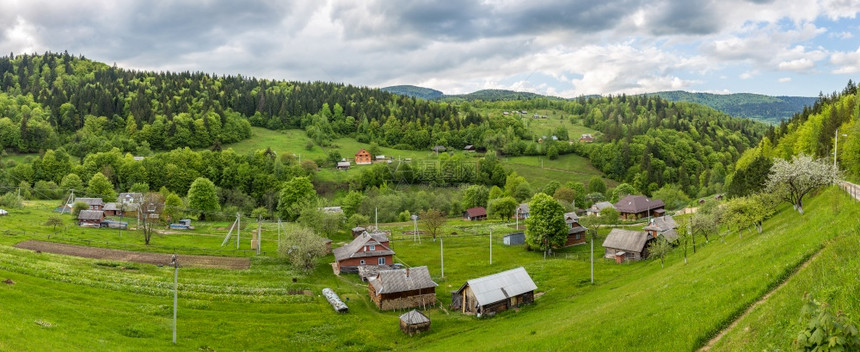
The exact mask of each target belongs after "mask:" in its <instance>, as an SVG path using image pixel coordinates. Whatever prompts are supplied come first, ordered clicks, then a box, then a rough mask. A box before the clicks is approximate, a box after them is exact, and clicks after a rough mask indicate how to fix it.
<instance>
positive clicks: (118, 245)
mask: <svg viewBox="0 0 860 352" xmlns="http://www.w3.org/2000/svg"><path fill="white" fill-rule="evenodd" d="M2 233H3V235H5V236H21V237H25V238H27V239H37V240H38V239H44V240H45V241H48V242H58V243H67V244H77V245H81V246H87V247H97V248H106V249H120V250H127V251H133V252H152V253H179V254H187V255H207V256H222V257H253V256H256V255H257V250H255V249H208V248H197V247H178V246H158V245H151V244H150V245H146V244H137V243H122V242H111V241H103V240H93V239H87V238H77V237H71V236H64V235H58V234H43V233H37V232H27V231H23V230H22V231H15V230H3V232H2ZM260 255H261V256H265V255H266V252H265V251H262V252H260Z"/></svg>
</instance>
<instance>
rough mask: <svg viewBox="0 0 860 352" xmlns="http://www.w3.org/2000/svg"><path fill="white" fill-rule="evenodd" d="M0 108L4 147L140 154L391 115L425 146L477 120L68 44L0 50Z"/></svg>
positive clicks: (320, 131)
mask: <svg viewBox="0 0 860 352" xmlns="http://www.w3.org/2000/svg"><path fill="white" fill-rule="evenodd" d="M0 113H2V114H0V147H2V148H3V149H8V150H10V151H14V152H24V153H27V152H36V151H39V150H45V149H52V148H58V147H60V146H63V147H65V149H66V150H67V151H68V152H70V153H71V154H73V155H77V156H83V155H84V154H85V153H87V152H97V151H108V150H111V149H112V148H114V147H116V148H119V149H120V150H122V151H124V152H132V153H141V154H146V153H148V152H149V151H150V150H170V149H174V148H178V147H186V146H187V147H192V148H207V147H216V148H217V147H218V146H219V145H220V144H222V143H224V144H226V143H231V142H235V141H238V140H242V139H246V138H248V137H249V136H250V126H251V125H256V126H262V127H266V128H270V129H282V128H302V129H306V130H307V131H308V134H309V135H311V136H312V137H313V138H314V139H315V140H316V141H318V142H320V143H323V142H325V140H326V139H327V138H331V136H333V135H336V134H345V133H349V132H351V131H355V130H356V129H359V130H362V131H371V130H377V129H380V128H381V127H382V126H384V127H389V125H391V124H394V123H395V121H396V122H397V124H398V126H400V124H401V123H402V124H403V125H404V126H408V127H409V128H410V129H411V130H414V131H418V130H423V134H422V133H419V136H418V139H417V140H415V141H408V142H407V143H412V144H414V145H415V146H416V147H421V148H424V147H427V146H429V145H430V144H431V143H433V142H434V141H433V140H431V138H430V135H431V133H433V134H434V136H435V137H436V138H437V139H450V140H454V141H457V140H460V139H462V137H461V136H460V135H459V133H460V130H461V129H462V128H463V127H464V126H469V125H471V124H480V123H481V120H480V116H478V115H477V114H463V115H461V114H460V113H458V110H457V108H456V107H455V106H452V105H449V104H445V103H438V102H428V101H426V100H416V99H413V98H408V97H403V96H399V95H395V94H391V93H387V92H383V91H381V90H379V89H371V88H364V87H355V86H351V85H344V84H339V83H326V82H288V81H273V80H260V79H256V78H249V77H243V76H213V75H209V74H204V73H191V72H178V73H172V72H158V73H155V72H142V71H131V70H125V69H121V68H117V67H111V66H108V65H105V64H103V63H98V62H94V61H91V60H88V59H86V58H84V57H82V56H81V57H76V56H72V55H69V54H67V53H63V54H58V53H46V54H44V55H18V56H14V57H13V56H11V55H10V56H8V57H0ZM389 121H391V122H389ZM409 124H412V125H409ZM418 126H421V127H420V128H419V127H418ZM363 135H365V136H366V139H369V138H371V136H369V135H367V133H364V134H363ZM391 138H395V137H394V136H392V137H391Z"/></svg>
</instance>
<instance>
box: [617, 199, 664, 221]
mask: <svg viewBox="0 0 860 352" xmlns="http://www.w3.org/2000/svg"><path fill="white" fill-rule="evenodd" d="M665 206H666V204H665V203H663V201H662V200H659V199H648V197H645V196H635V195H632V194H631V195H628V196H627V197H624V198H623V199H621V200H619V201H618V203H615V209H618V212H619V213H621V218H623V219H626V220H635V219H640V218H644V217H651V216H662V215H663V214H665V213H666V211H665V210H664V209H663V208H664V207H665Z"/></svg>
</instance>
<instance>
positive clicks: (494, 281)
mask: <svg viewBox="0 0 860 352" xmlns="http://www.w3.org/2000/svg"><path fill="white" fill-rule="evenodd" d="M535 290H537V285H535V283H534V281H532V278H531V277H530V276H529V274H528V273H527V272H526V269H523V267H519V268H516V269H511V270H508V271H503V272H500V273H496V274H493V275H489V276H484V277H480V278H477V279H472V280H469V281H466V283H465V284H463V286H461V287H460V289H458V290H457V291H454V292H452V293H451V295H452V297H451V309H456V310H459V311H461V312H462V313H464V314H478V315H479V316H480V315H493V314H495V313H498V312H501V311H505V310H508V309H510V308H512V307H518V306H520V305H522V304H528V303H532V302H534V300H535V295H534V292H535Z"/></svg>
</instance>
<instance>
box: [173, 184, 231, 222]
mask: <svg viewBox="0 0 860 352" xmlns="http://www.w3.org/2000/svg"><path fill="white" fill-rule="evenodd" d="M169 198H170V196H168V197H167V198H165V202H166V201H167V200H168V199H169ZM177 198H178V197H177ZM188 207H189V208H191V209H193V210H194V211H197V212H199V213H200V220H205V219H206V213H207V212H213V211H218V210H221V204H219V203H218V191H217V190H216V189H215V184H213V183H212V181H209V179H208V178H205V177H198V178H197V179H195V180H194V182H193V183H191V188H189V189H188Z"/></svg>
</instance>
